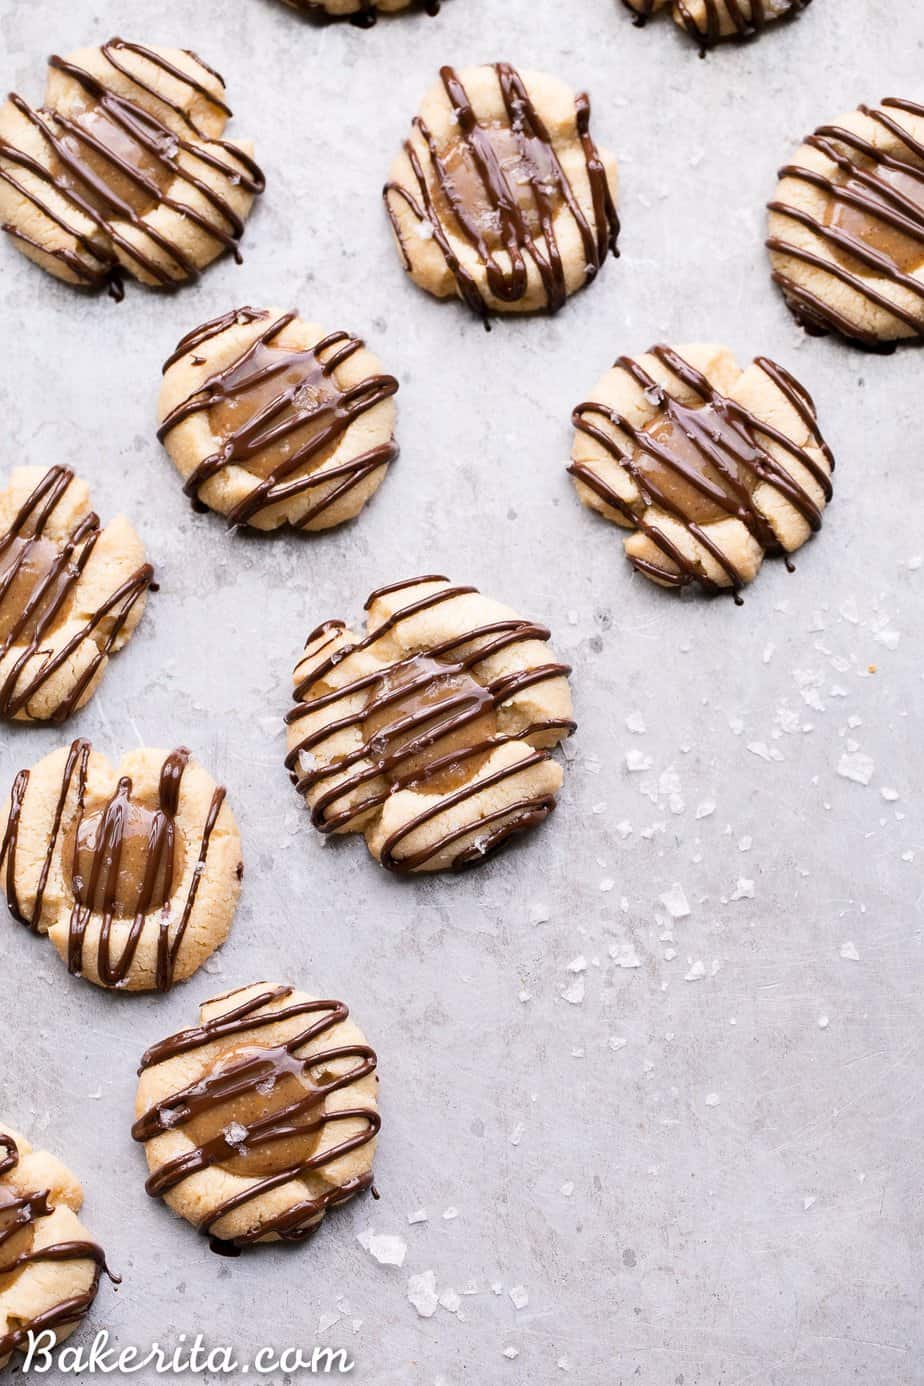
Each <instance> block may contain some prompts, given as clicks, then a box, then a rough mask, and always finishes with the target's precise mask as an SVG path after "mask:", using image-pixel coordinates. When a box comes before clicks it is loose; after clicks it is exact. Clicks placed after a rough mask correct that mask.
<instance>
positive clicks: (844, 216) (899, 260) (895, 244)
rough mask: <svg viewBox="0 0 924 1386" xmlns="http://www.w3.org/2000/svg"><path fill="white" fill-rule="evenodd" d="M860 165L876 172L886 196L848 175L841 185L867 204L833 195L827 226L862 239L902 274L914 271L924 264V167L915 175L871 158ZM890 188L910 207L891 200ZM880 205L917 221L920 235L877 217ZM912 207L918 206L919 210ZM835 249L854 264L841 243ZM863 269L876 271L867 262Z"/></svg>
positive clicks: (844, 260)
mask: <svg viewBox="0 0 924 1386" xmlns="http://www.w3.org/2000/svg"><path fill="white" fill-rule="evenodd" d="M858 166H859V167H860V168H862V169H863V171H864V172H865V173H870V172H874V173H875V177H876V181H877V183H882V184H883V185H884V187H885V190H886V195H885V196H884V195H883V194H881V193H879V192H877V191H875V190H874V189H873V188H871V187H869V186H868V184H866V183H862V182H860V181H859V179H856V178H847V179H845V180H844V181H843V183H842V185H841V186H843V187H846V188H849V189H850V191H851V192H854V193H857V194H858V195H859V196H861V197H862V198H863V199H864V203H865V206H864V207H862V208H861V207H853V206H850V205H849V204H848V203H846V202H842V201H841V200H840V198H837V197H835V198H832V200H831V201H830V203H829V204H828V207H827V209H826V211H825V225H826V226H831V227H833V228H835V229H836V230H837V231H841V232H843V234H844V235H846V236H850V237H851V239H852V240H855V241H859V242H860V244H861V245H862V246H864V247H865V248H867V249H868V250H874V251H876V252H877V253H878V254H879V255H883V256H885V258H886V259H887V260H888V261H889V262H890V264H892V265H893V266H894V267H895V269H897V270H900V271H901V272H902V274H912V273H914V271H915V270H917V269H920V267H921V266H922V265H924V169H922V170H921V173H920V176H918V177H915V175H914V174H911V173H907V172H905V171H904V170H902V169H896V168H889V167H888V166H887V165H878V166H877V165H874V164H873V163H872V161H871V160H869V159H864V160H861V161H859V162H858ZM889 190H891V191H892V192H896V193H898V194H899V195H900V196H901V197H902V198H904V199H905V200H906V201H907V202H910V203H911V209H909V208H908V207H904V206H902V205H901V204H897V203H895V202H893V201H891V200H890V198H889V197H888V195H887V194H888V191H889ZM877 207H881V208H884V209H885V211H886V212H889V213H892V214H894V215H900V216H902V217H904V218H905V219H906V220H911V221H915V220H916V221H917V225H918V228H919V234H918V236H916V237H915V236H909V235H906V234H905V233H904V232H903V231H900V230H899V229H898V227H896V226H893V225H892V223H891V222H889V221H885V220H884V219H883V218H882V217H879V216H877V215H876V208H877ZM912 209H916V212H915V210H912ZM833 251H834V256H835V258H836V259H837V260H838V262H839V263H841V264H845V263H848V262H849V264H850V265H851V266H852V267H853V266H854V265H855V263H856V262H855V260H854V259H853V257H852V256H851V255H850V254H849V252H848V251H846V250H844V249H843V248H842V247H841V246H839V245H834V246H833ZM863 269H864V272H866V273H873V274H875V273H876V271H875V270H874V269H873V268H872V266H868V265H864V266H863Z"/></svg>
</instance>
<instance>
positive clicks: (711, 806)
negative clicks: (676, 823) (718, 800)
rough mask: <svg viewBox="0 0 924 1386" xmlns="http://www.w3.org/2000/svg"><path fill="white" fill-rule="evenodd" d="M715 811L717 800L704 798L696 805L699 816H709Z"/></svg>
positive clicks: (697, 815)
mask: <svg viewBox="0 0 924 1386" xmlns="http://www.w3.org/2000/svg"><path fill="white" fill-rule="evenodd" d="M714 813H715V800H714V799H703V801H702V803H700V804H697V805H696V817H697V818H709V817H711V816H712V814H714Z"/></svg>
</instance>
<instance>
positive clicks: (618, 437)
mask: <svg viewBox="0 0 924 1386" xmlns="http://www.w3.org/2000/svg"><path fill="white" fill-rule="evenodd" d="M572 417H573V423H574V427H575V430H576V432H575V439H574V449H573V452H572V462H571V466H570V467H569V469H568V470H569V471H570V472H571V475H572V476H573V477H574V480H575V484H576V486H577V491H578V494H579V496H580V498H581V500H582V501H583V502H584V504H585V505H587V506H589V507H590V508H591V509H592V510H596V511H598V512H599V513H600V514H602V515H605V516H606V518H607V519H609V520H613V521H615V523H616V524H618V525H623V526H625V527H627V528H629V529H633V530H635V533H634V534H633V535H632V536H631V537H630V538H628V539H627V540H626V541H625V550H626V554H627V556H628V558H629V560H630V562H631V563H632V564H633V566H634V567H635V568H636V569H637V570H638V571H639V572H640V573H643V574H644V575H645V577H648V578H651V579H652V581H654V582H657V583H659V584H661V586H664V587H675V588H681V587H687V586H689V585H690V584H691V583H698V584H700V586H702V587H703V588H704V589H705V590H706V591H708V592H718V591H727V592H731V593H733V594H734V596H735V599H736V600H740V598H739V596H738V594H739V592H740V589H741V588H742V587H743V586H744V585H745V583H748V582H751V581H752V580H753V578H755V577H756V575H757V572H758V569H759V568H760V565H761V563H762V562H763V559H764V555H765V554H767V553H781V552H782V553H785V554H790V553H792V552H794V550H796V549H798V548H799V547H800V546H801V545H802V544H804V543H805V541H806V539H808V538H809V536H810V535H811V534H813V533H814V532H815V531H816V530H818V529H820V528H821V515H822V511H823V510H824V508H825V505H826V504H827V502H828V501H829V500H830V498H831V494H832V492H831V473H832V471H833V469H834V458H833V456H832V455H831V451H830V449H829V448H828V446H827V444H826V443H825V441H824V438H823V437H822V435H821V433H820V431H819V428H818V424H817V421H816V418H815V406H814V404H813V403H812V399H811V397H810V395H809V394H808V392H807V391H806V390H805V389H804V388H803V387H802V386H801V385H800V384H799V383H798V382H797V381H796V380H795V379H794V378H793V377H792V376H791V375H790V374H789V372H788V371H786V370H784V368H783V367H782V366H778V365H776V364H775V363H774V362H773V361H770V360H768V359H767V357H765V356H759V357H758V358H757V359H756V360H755V361H754V363H753V364H752V365H751V366H749V367H748V369H747V370H744V371H742V370H741V369H740V367H739V366H738V365H737V364H736V362H735V360H734V357H733V356H732V354H731V352H729V351H727V350H726V349H725V348H724V347H718V346H704V345H695V346H684V347H676V348H674V347H668V346H655V347H652V348H651V349H650V351H648V352H646V353H645V355H644V356H640V357H639V358H638V359H633V358H632V357H629V356H621V357H620V358H619V360H618V361H617V362H616V364H615V365H614V366H613V368H612V370H610V371H608V372H607V374H606V375H605V376H603V378H602V380H600V381H599V382H598V383H597V385H596V386H595V387H594V389H593V391H592V392H591V395H590V398H589V399H588V400H587V401H586V402H584V403H583V404H579V405H578V406H577V408H576V409H575V410H574V414H573V416H572Z"/></svg>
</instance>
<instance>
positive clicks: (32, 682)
mask: <svg viewBox="0 0 924 1386" xmlns="http://www.w3.org/2000/svg"><path fill="white" fill-rule="evenodd" d="M153 576H154V570H153V568H152V567H151V566H150V564H148V563H145V561H144V549H143V547H142V545H141V541H140V539H139V538H138V536H137V534H136V533H135V531H134V529H133V528H132V526H131V525H130V524H129V522H128V520H126V519H125V518H124V516H118V517H117V518H116V519H115V520H112V521H111V522H110V523H109V524H108V525H106V526H105V528H103V526H102V525H101V524H100V520H99V516H98V515H95V514H94V513H93V511H92V510H91V509H90V492H89V488H88V487H87V484H86V482H84V481H80V480H79V479H78V478H77V477H75V475H74V473H73V472H72V471H70V470H69V469H68V468H67V467H51V468H50V469H49V470H48V471H47V472H43V471H42V469H41V467H16V468H14V469H13V471H12V472H11V473H10V479H9V483H8V485H7V487H6V489H5V490H0V718H4V717H5V718H9V719H16V720H18V721H23V722H63V721H64V720H65V718H67V717H69V716H70V715H71V713H72V712H76V711H77V709H78V708H81V707H83V705H84V704H85V703H86V702H88V701H89V700H90V698H91V697H92V696H93V694H94V692H95V691H96V688H97V686H98V684H99V681H100V679H101V678H102V677H103V673H104V672H105V669H106V665H107V664H108V663H109V656H110V655H111V654H114V653H115V652H116V651H117V650H120V649H121V648H122V646H123V645H125V644H126V643H127V641H128V639H129V637H130V636H131V635H132V632H133V631H134V629H135V627H136V626H137V624H138V622H139V621H140V620H141V613H142V612H143V610H144V606H145V602H146V600H147V592H148V588H149V587H150V586H151V583H152V579H153Z"/></svg>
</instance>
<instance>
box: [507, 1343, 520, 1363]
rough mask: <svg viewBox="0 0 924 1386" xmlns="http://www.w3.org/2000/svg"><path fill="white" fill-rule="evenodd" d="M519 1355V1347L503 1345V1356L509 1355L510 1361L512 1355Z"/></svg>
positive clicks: (512, 1357)
mask: <svg viewBox="0 0 924 1386" xmlns="http://www.w3.org/2000/svg"><path fill="white" fill-rule="evenodd" d="M519 1355H520V1349H519V1348H515V1347H513V1346H512V1345H511V1346H509V1347H505V1348H504V1356H505V1357H509V1358H510V1360H511V1362H512V1361H513V1359H514V1357H519Z"/></svg>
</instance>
